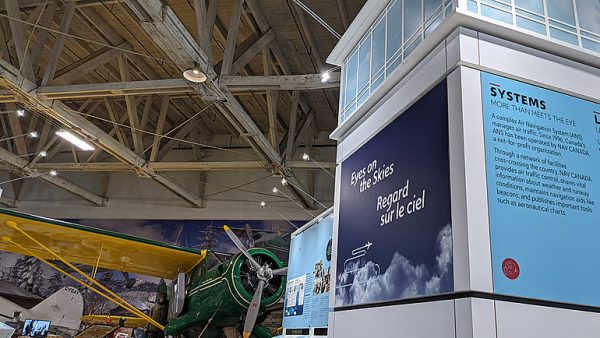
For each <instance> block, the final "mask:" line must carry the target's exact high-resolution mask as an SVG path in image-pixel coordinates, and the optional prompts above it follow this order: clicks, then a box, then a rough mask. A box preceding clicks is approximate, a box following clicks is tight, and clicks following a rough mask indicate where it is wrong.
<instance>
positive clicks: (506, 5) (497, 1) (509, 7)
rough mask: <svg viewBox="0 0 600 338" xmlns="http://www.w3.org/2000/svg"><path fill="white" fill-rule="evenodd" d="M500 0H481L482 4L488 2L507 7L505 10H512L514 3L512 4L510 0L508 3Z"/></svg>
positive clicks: (502, 7) (501, 7) (503, 7)
mask: <svg viewBox="0 0 600 338" xmlns="http://www.w3.org/2000/svg"><path fill="white" fill-rule="evenodd" d="M499 1H500V0H481V3H482V4H484V3H486V4H489V5H492V6H491V7H494V6H495V7H498V8H500V9H505V10H507V11H509V12H511V11H512V5H511V4H510V1H509V2H508V4H507V3H504V2H499Z"/></svg>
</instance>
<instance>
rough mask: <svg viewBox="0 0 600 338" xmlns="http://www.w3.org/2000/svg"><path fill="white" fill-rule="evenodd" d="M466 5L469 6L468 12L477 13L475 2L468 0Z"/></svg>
mask: <svg viewBox="0 0 600 338" xmlns="http://www.w3.org/2000/svg"><path fill="white" fill-rule="evenodd" d="M467 6H468V7H469V12H473V13H477V2H475V1H473V0H469V2H468V3H467Z"/></svg>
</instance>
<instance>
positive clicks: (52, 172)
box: [48, 170, 58, 176]
mask: <svg viewBox="0 0 600 338" xmlns="http://www.w3.org/2000/svg"><path fill="white" fill-rule="evenodd" d="M48 174H49V175H50V176H56V175H58V172H57V171H56V170H50V172H49V173H48Z"/></svg>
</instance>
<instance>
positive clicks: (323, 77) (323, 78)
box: [321, 72, 331, 83]
mask: <svg viewBox="0 0 600 338" xmlns="http://www.w3.org/2000/svg"><path fill="white" fill-rule="evenodd" d="M329 79H331V74H329V72H323V74H321V82H322V83H325V82H327V81H329Z"/></svg>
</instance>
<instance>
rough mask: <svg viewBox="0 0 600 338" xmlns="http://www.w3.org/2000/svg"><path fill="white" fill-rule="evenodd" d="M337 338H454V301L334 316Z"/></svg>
mask: <svg viewBox="0 0 600 338" xmlns="http://www.w3.org/2000/svg"><path fill="white" fill-rule="evenodd" d="M333 337H334V338H359V337H360V338H363V337H364V338H366V337H372V338H392V337H410V338H454V337H455V334H454V301H452V300H447V301H440V302H430V303H420V304H407V305H395V306H385V307H380V308H369V309H360V310H349V311H341V312H336V313H335V332H334V335H333Z"/></svg>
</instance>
